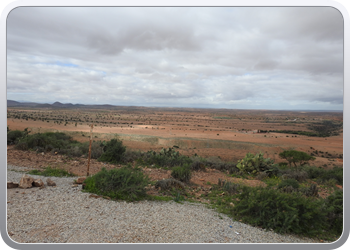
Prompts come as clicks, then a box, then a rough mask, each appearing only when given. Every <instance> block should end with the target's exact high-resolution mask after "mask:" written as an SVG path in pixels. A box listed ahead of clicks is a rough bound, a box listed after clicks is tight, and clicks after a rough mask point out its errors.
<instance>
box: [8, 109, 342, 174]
mask: <svg viewBox="0 0 350 250" xmlns="http://www.w3.org/2000/svg"><path fill="white" fill-rule="evenodd" d="M326 120H328V121H332V122H335V123H340V122H342V121H343V113H342V112H315V111H271V110H230V109H192V108H145V107H117V106H111V107H109V108H99V109H87V108H60V107H52V108H32V107H28V108H24V107H8V110H7V125H8V127H9V129H11V130H15V129H19V130H24V129H25V128H28V130H30V131H31V133H37V132H47V131H53V132H55V131H59V132H65V133H67V134H69V135H71V136H72V137H73V138H74V139H75V140H78V141H88V140H89V136H90V126H91V124H93V125H94V127H93V139H94V140H109V139H111V138H114V137H115V136H116V134H117V136H118V137H119V138H120V139H122V140H123V143H124V145H125V146H127V148H131V149H135V150H141V151H148V150H151V149H152V150H158V149H161V148H168V147H173V146H177V147H178V148H177V149H176V150H178V151H179V152H180V153H181V154H184V155H189V156H190V155H194V154H197V155H199V156H202V157H210V156H219V157H220V158H221V159H222V160H225V161H232V162H236V161H237V160H240V159H242V158H244V156H245V155H246V154H247V153H248V152H251V153H258V152H262V153H264V156H265V157H269V158H272V159H274V160H275V162H276V163H279V162H281V161H282V159H280V158H279V157H278V154H279V153H280V152H282V151H284V150H288V149H295V150H300V151H304V152H307V153H309V154H312V155H313V156H314V157H315V158H316V159H315V160H314V161H313V162H312V165H315V166H318V167H320V166H322V167H324V168H332V167H333V166H342V165H343V163H342V162H343V161H342V156H343V133H342V129H341V130H339V131H338V132H339V133H338V135H335V136H329V137H314V136H306V135H295V134H289V133H277V132H269V131H276V130H289V131H291V130H292V131H306V132H311V130H310V127H309V125H310V124H316V123H320V122H322V121H326Z"/></svg>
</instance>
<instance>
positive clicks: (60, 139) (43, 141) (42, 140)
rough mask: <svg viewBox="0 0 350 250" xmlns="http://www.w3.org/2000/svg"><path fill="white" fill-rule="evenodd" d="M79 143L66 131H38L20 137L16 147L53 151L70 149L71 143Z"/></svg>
mask: <svg viewBox="0 0 350 250" xmlns="http://www.w3.org/2000/svg"><path fill="white" fill-rule="evenodd" d="M74 143H77V142H76V141H73V140H72V137H71V136H69V135H66V134H64V133H59V132H56V133H53V132H47V133H42V134H41V133H38V134H33V135H27V136H26V137H24V138H22V139H20V140H19V141H18V143H17V144H16V146H15V148H16V149H20V150H28V149H34V150H36V149H41V150H43V151H46V152H48V151H52V150H53V149H57V150H58V151H59V150H61V149H68V148H70V147H71V145H70V144H74Z"/></svg>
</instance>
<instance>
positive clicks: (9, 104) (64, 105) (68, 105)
mask: <svg viewBox="0 0 350 250" xmlns="http://www.w3.org/2000/svg"><path fill="white" fill-rule="evenodd" d="M7 107H26V108H28V107H32V108H52V109H62V108H66V109H75V108H86V109H114V108H118V109H123V108H125V109H128V108H129V109H130V108H142V107H133V106H114V105H110V104H101V105H97V104H96V105H95V104H93V105H85V104H72V103H60V102H54V103H53V104H48V103H44V104H43V103H35V102H17V101H13V100H7Z"/></svg>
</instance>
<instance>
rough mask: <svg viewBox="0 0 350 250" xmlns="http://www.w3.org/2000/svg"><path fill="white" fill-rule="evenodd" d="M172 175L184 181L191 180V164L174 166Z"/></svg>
mask: <svg viewBox="0 0 350 250" xmlns="http://www.w3.org/2000/svg"><path fill="white" fill-rule="evenodd" d="M171 176H172V177H173V178H174V179H176V180H179V181H182V182H189V181H190V179H191V176H192V173H191V169H190V167H189V166H187V165H186V166H183V167H174V168H173V170H172V171H171Z"/></svg>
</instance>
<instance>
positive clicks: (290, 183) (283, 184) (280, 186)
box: [277, 179, 299, 189]
mask: <svg viewBox="0 0 350 250" xmlns="http://www.w3.org/2000/svg"><path fill="white" fill-rule="evenodd" d="M288 186H291V187H293V188H294V189H298V188H299V182H298V181H297V180H294V179H286V180H283V181H281V182H280V184H278V187H277V188H278V189H284V188H286V187H288Z"/></svg>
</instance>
